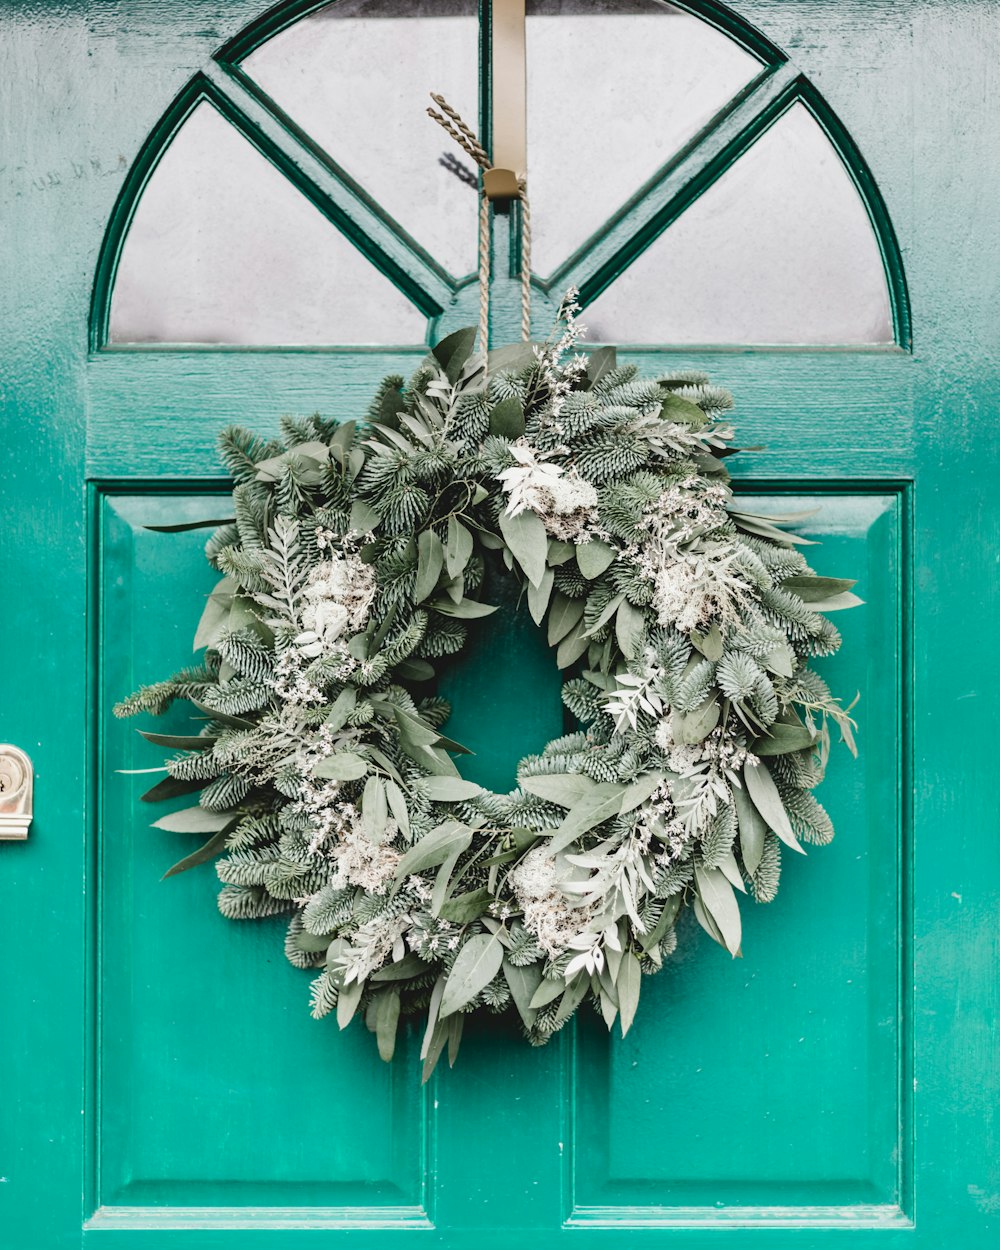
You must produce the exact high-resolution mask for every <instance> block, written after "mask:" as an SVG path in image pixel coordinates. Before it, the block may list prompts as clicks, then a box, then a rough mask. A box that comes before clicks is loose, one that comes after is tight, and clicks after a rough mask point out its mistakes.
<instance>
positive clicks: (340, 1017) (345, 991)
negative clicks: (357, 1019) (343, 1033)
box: [337, 981, 365, 1029]
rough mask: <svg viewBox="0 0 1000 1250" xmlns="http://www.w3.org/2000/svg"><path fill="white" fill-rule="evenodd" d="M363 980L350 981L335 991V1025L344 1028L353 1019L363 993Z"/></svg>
mask: <svg viewBox="0 0 1000 1250" xmlns="http://www.w3.org/2000/svg"><path fill="white" fill-rule="evenodd" d="M364 988H365V983H364V981H352V982H351V984H350V985H342V986H341V987H340V990H339V991H338V993H337V1027H338V1028H340V1029H346V1028H347V1026H348V1025H349V1024H350V1023H351V1021H352V1020H353V1019H354V1013H355V1012H356V1011H357V1009H358V1004H359V1003H360V1002H361V995H362V994H363V993H364Z"/></svg>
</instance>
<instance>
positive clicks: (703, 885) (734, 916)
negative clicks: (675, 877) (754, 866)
mask: <svg viewBox="0 0 1000 1250" xmlns="http://www.w3.org/2000/svg"><path fill="white" fill-rule="evenodd" d="M694 879H695V884H696V885H697V887H698V894H699V895H700V896H701V901H702V903H703V904H704V907H705V910H706V911H707V912H708V914H709V915H710V916H711V917H712V919H713V920H714V921H715V923H716V925H717V926H718V929H719V932H720V933H721V934H722V939H723V942H724V943H725V947H726V950H728V951H729V953H730V955H732V956H733V958H734V959H735V958H736V956H737V955H738V954H739V952H740V943H741V941H742V940H743V926H742V924H741V922H740V905H739V903H737V901H736V895H735V893H734V892H733V887H732V886H731V885H730V884H729V882H728V881H727V880H726V877H725V874H724V873H722V872H720V871H719V869H718V868H703V867H702V866H701V864H695V866H694Z"/></svg>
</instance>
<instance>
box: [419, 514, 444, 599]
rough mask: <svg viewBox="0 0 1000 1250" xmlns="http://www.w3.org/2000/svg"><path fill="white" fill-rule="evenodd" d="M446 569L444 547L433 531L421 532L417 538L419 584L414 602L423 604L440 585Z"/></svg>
mask: <svg viewBox="0 0 1000 1250" xmlns="http://www.w3.org/2000/svg"><path fill="white" fill-rule="evenodd" d="M443 567H444V547H443V546H442V545H441V539H440V538H438V536H437V534H435V533H434V531H433V530H421V532H420V534H419V536H418V537H417V584H416V588H415V590H414V602H415V603H423V601H424V600H425V599H426V598H427V596H428V595H429V594H431V592H432V591H433V590H434V588H435V586H437V584H438V578H439V577H440V576H441V570H442V568H443Z"/></svg>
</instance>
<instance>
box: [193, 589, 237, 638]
mask: <svg viewBox="0 0 1000 1250" xmlns="http://www.w3.org/2000/svg"><path fill="white" fill-rule="evenodd" d="M238 590H239V585H238V584H237V583H236V582H235V581H234V580H233V578H231V577H224V578H223V579H222V580H221V581H220V582H219V583H218V584H217V585H216V587H215V589H214V590H213V591H212V593H211V594H210V595H209V596H208V599H207V601H206V603H205V608H204V611H203V612H202V614H201V620H200V621H199V622H198V628H197V630H196V631H195V635H194V645H193V647H192V650H194V651H200V650H201V648H202V647H210V646H213V645H214V644H215V643H216V642H217V641H218V640H219V637H220V636H221V634H222V631H223V630H224V629H225V628H226V625H227V623H228V621H229V610H230V608H231V607H232V606H233V600H234V598H235V597H236V594H237V591H238Z"/></svg>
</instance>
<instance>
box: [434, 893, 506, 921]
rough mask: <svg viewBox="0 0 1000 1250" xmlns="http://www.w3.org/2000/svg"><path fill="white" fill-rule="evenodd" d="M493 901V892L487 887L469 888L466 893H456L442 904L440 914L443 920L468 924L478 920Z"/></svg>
mask: <svg viewBox="0 0 1000 1250" xmlns="http://www.w3.org/2000/svg"><path fill="white" fill-rule="evenodd" d="M492 901H493V892H492V891H491V890H487V889H486V888H485V887H480V888H479V889H478V890H467V891H466V892H465V893H464V894H456V895H455V896H454V897H453V898H449V899H446V900H445V902H443V903H442V904H441V907H440V909H439V911H438V915H439V916H440V917H441V919H442V920H450V921H451V922H452V924H468V923H469V921H470V920H477V919H478V918H479V917H480V916H481V915H482V914H483V912H485V911H486V910H487V909H488V908H489V905H490V903H491V902H492Z"/></svg>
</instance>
